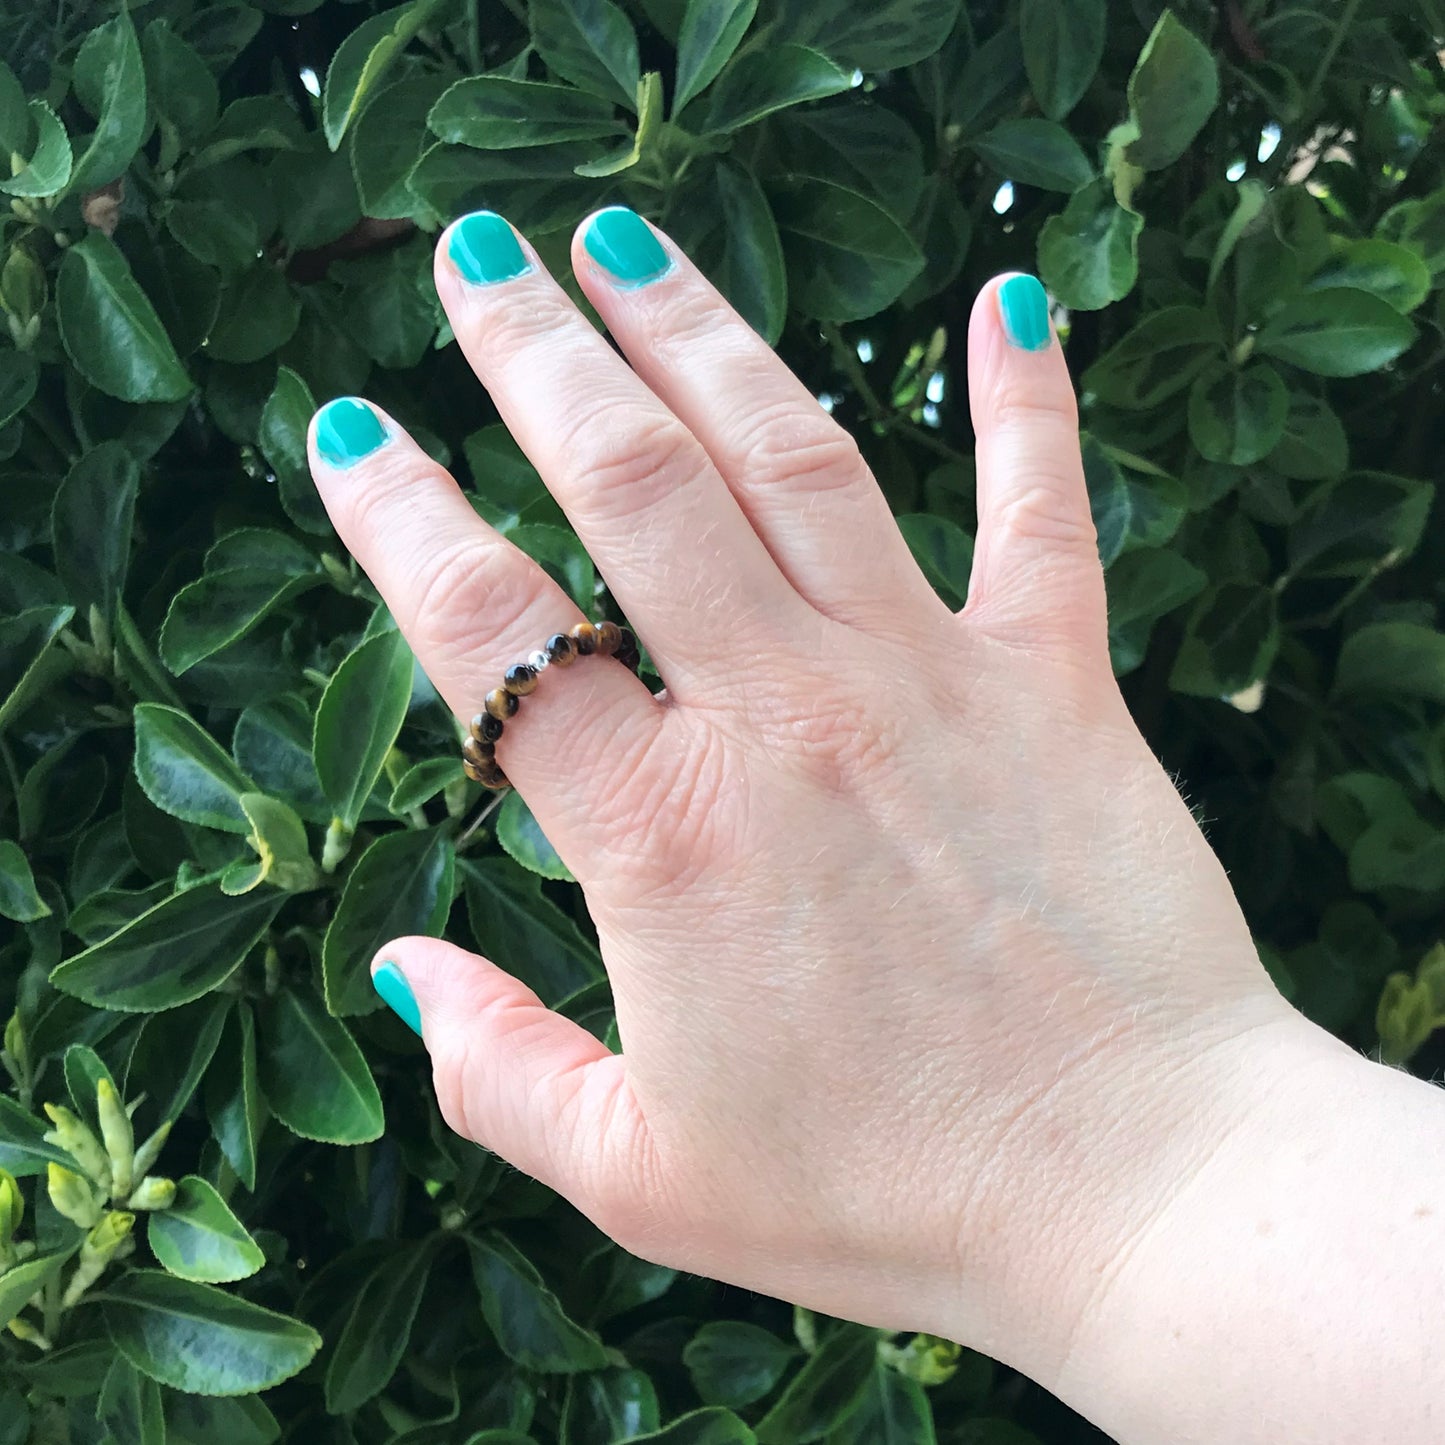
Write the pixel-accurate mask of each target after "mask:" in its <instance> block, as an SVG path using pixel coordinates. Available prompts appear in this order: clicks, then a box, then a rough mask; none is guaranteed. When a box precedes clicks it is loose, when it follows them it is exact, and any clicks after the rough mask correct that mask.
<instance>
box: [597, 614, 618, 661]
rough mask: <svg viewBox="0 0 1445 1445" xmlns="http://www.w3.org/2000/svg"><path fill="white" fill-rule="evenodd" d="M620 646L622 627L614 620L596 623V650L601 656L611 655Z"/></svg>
mask: <svg viewBox="0 0 1445 1445" xmlns="http://www.w3.org/2000/svg"><path fill="white" fill-rule="evenodd" d="M621 646H622V629H621V628H620V627H619V626H618V625H617V624H616V623H615V622H599V623H598V624H597V651H598V653H599V654H600V655H601V656H602V657H611V656H612V655H613V653H615V652H616V651H617V650H618V649H619V648H620V647H621Z"/></svg>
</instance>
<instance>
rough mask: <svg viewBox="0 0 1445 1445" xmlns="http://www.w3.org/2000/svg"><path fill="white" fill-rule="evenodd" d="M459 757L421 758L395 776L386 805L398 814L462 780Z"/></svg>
mask: <svg viewBox="0 0 1445 1445" xmlns="http://www.w3.org/2000/svg"><path fill="white" fill-rule="evenodd" d="M464 777H465V774H463V772H462V763H461V759H460V758H459V757H458V758H423V759H422V760H421V762H419V763H415V764H413V765H412V766H411V767H410V768H408V769H407V770H406V772H405V773H403V774H402V775H401V777H400V778H398V779H397V782H396V786H395V787H394V788H392V790H391V797H390V798H389V799H388V800H387V804H386V806H387V807H388V808H390V809H391V811H392V812H393V813H396V814H397V815H398V816H401V815H403V814H406V813H409V812H411V810H412V809H413V808H419V807H421V805H422V804H423V803H428V802H430V801H431V800H432V799H433V798H434V797H436V795H437V794H438V793H440V792H441V791H442V790H443V789H444V788H448V787H451V786H453V785H454V784H457V783H460V782H462V780H463V778H464Z"/></svg>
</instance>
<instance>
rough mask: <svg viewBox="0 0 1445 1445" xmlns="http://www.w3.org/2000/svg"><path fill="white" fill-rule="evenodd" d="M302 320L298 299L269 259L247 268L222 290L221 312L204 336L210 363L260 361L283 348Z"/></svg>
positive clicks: (282, 274)
mask: <svg viewBox="0 0 1445 1445" xmlns="http://www.w3.org/2000/svg"><path fill="white" fill-rule="evenodd" d="M300 319H301V298H300V297H299V296H298V295H297V294H296V290H295V288H294V287H293V286H292V285H291V283H290V282H289V281H288V280H287V279H286V275H285V273H284V272H283V271H281V270H279V269H278V268H277V267H276V266H274V265H272V264H271V262H270V261H268V260H262V261H258V262H256V263H255V264H254V265H252V266H248V267H247V268H246V269H245V270H243V271H241V272H240V273H239V274H238V275H236V276H233V277H231V278H230V279H229V280H228V281H227V282H226V284H225V285H224V286H223V287H222V288H221V301H220V309H219V311H218V312H217V315H216V319H215V321H214V322H213V323H212V325H211V330H210V334H209V335H208V336H207V337H206V344H205V347H204V352H205V355H206V356H208V357H209V358H210V359H211V360H213V361H237V362H244V361H261V360H262V359H264V358H265V357H267V356H270V355H271V353H272V352H273V351H275V350H276V349H277V348H278V347H281V346H284V345H285V344H286V342H287V341H289V340H290V338H291V336H292V334H293V333H294V332H295V330H296V324H297V322H298V321H299V320H300Z"/></svg>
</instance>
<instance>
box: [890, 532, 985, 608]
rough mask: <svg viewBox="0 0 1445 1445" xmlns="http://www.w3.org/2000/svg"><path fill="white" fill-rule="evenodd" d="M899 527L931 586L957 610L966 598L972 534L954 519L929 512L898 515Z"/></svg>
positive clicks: (971, 566)
mask: <svg viewBox="0 0 1445 1445" xmlns="http://www.w3.org/2000/svg"><path fill="white" fill-rule="evenodd" d="M898 529H899V531H901V532H902V533H903V537H904V540H905V541H906V542H907V543H908V546H909V548H910V550H911V551H912V552H913V557H914V560H915V561H916V562H917V563H918V565H919V566H920V567H921V568H922V569H923V575H924V576H925V577H927V578H928V580H929V582H930V583H931V584H932V585H933V590H934V591H935V592H937V593H938V595H939V596H940V597H941V598H942V599H943V600H944V602H946V603H947V604H948V606H949V607H950V608H952V609H953V611H955V612H957V611H959V610H960V609H961V608H962V607H963V604H964V603H965V602H966V601H967V600H968V579H969V575H970V573H971V572H972V570H973V538H972V537H970V536H969V535H968V533H967V532H965V531H964V530H963V528H962V527H960V526H959V525H958V524H957V523H956V522H950V521H949V520H948V518H947V517H938V516H934V515H932V514H931V513H928V512H917V513H910V514H908V515H907V516H903V517H899V518H898Z"/></svg>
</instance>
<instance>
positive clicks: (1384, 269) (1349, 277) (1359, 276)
mask: <svg viewBox="0 0 1445 1445" xmlns="http://www.w3.org/2000/svg"><path fill="white" fill-rule="evenodd" d="M1308 286H1309V289H1310V290H1311V291H1319V290H1329V289H1334V288H1340V287H1343V288H1345V289H1347V290H1354V291H1368V292H1369V293H1370V295H1372V296H1378V297H1379V298H1380V299H1381V300H1382V301H1388V302H1389V303H1390V305H1391V306H1393V307H1394V308H1395V310H1396V311H1398V312H1400V313H1401V314H1402V315H1403V314H1405V313H1407V312H1410V311H1413V310H1415V308H1416V307H1417V306H1419V305H1420V304H1421V303H1422V302H1423V301H1424V300H1425V298H1426V297H1427V296H1428V295H1429V294H1430V268H1429V267H1428V266H1426V264H1425V262H1424V261H1423V260H1422V259H1421V258H1420V256H1419V255H1418V254H1417V253H1416V252H1414V251H1412V250H1411V249H1410V248H1409V247H1408V246H1401V245H1397V244H1396V243H1395V242H1393V241H1380V240H1364V241H1351V242H1349V243H1348V244H1347V245H1344V246H1342V247H1340V249H1339V250H1338V251H1337V252H1336V253H1335V254H1334V255H1333V256H1332V257H1331V258H1330V259H1329V260H1328V261H1326V262H1325V264H1324V265H1323V266H1321V267H1320V269H1319V270H1318V271H1316V272H1315V273H1314V275H1313V276H1311V277H1310V279H1309V282H1308Z"/></svg>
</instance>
